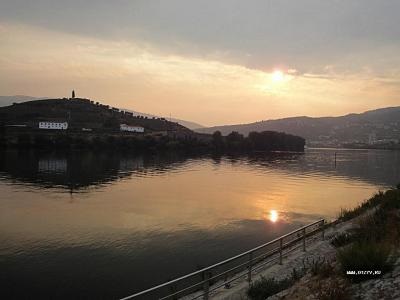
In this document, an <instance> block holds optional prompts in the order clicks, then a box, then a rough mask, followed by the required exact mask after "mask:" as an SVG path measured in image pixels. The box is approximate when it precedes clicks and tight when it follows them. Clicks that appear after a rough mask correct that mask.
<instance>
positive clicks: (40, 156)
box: [0, 151, 187, 190]
mask: <svg viewBox="0 0 400 300" xmlns="http://www.w3.org/2000/svg"><path fill="white" fill-rule="evenodd" d="M186 159H187V158H186V157H178V156H177V155H172V154H171V155H163V156H135V155H133V154H129V153H118V152H112V153H110V152H91V151H80V152H68V153H63V152H51V153H48V152H39V151H7V152H3V153H0V173H1V176H2V177H3V178H9V179H13V180H15V179H16V180H19V181H21V182H26V183H32V184H35V185H39V186H42V187H65V188H68V189H70V190H74V189H79V188H83V187H87V186H90V185H101V184H107V183H110V182H112V181H114V180H117V179H120V178H124V177H128V176H131V175H132V174H134V175H135V174H136V175H138V176H140V175H142V176H155V175H157V174H162V173H165V172H168V171H170V170H171V169H174V168H178V167H179V166H180V165H181V164H182V163H184V162H185V161H186Z"/></svg>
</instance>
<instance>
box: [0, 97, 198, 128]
mask: <svg viewBox="0 0 400 300" xmlns="http://www.w3.org/2000/svg"><path fill="white" fill-rule="evenodd" d="M43 99H49V98H48V97H40V98H38V97H32V96H24V95H15V96H0V107H2V106H9V105H12V104H13V103H22V102H26V101H32V100H43ZM122 110H123V111H127V112H131V113H133V115H134V116H143V117H148V118H159V116H156V115H152V114H147V113H142V112H137V111H133V110H129V109H122ZM168 120H170V121H171V122H174V123H179V124H181V125H182V126H184V127H187V128H189V129H196V128H202V127H204V126H203V125H200V124H198V123H195V122H190V121H185V120H180V119H175V118H171V119H170V118H168Z"/></svg>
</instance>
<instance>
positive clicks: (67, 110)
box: [0, 98, 193, 135]
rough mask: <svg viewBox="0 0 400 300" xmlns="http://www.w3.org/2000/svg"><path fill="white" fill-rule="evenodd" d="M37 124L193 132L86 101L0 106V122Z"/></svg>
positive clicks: (51, 101)
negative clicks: (124, 126) (60, 122)
mask: <svg viewBox="0 0 400 300" xmlns="http://www.w3.org/2000/svg"><path fill="white" fill-rule="evenodd" d="M39 121H66V122H68V124H69V129H71V130H74V129H77V130H81V129H82V128H91V129H92V130H95V131H96V130H111V131H112V130H119V125H120V124H121V123H125V124H128V125H134V126H142V127H144V128H145V130H146V132H160V131H174V132H178V133H182V134H187V135H191V134H193V132H192V131H191V130H189V129H187V128H186V127H184V126H182V125H179V124H178V123H174V122H169V121H167V120H165V119H163V118H156V117H153V118H148V117H142V116H134V115H133V114H132V113H130V112H125V111H122V110H119V109H118V108H114V107H109V106H107V105H103V104H101V103H99V102H93V101H90V100H89V99H80V98H76V99H67V98H63V99H44V100H33V101H28V102H23V103H15V104H13V105H10V106H5V107H0V123H1V124H3V125H26V126H27V127H28V128H37V123H38V122H39Z"/></svg>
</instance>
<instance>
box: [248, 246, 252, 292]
mask: <svg viewBox="0 0 400 300" xmlns="http://www.w3.org/2000/svg"><path fill="white" fill-rule="evenodd" d="M252 265H253V252H250V254H249V266H248V268H249V271H248V276H247V279H248V281H249V285H250V283H251V267H252Z"/></svg>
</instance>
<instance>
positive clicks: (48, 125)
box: [39, 122, 68, 130]
mask: <svg viewBox="0 0 400 300" xmlns="http://www.w3.org/2000/svg"><path fill="white" fill-rule="evenodd" d="M39 129H57V130H67V129H68V123H67V122H39Z"/></svg>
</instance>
